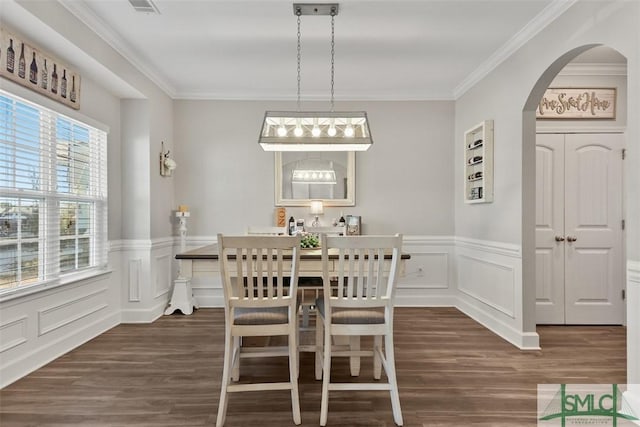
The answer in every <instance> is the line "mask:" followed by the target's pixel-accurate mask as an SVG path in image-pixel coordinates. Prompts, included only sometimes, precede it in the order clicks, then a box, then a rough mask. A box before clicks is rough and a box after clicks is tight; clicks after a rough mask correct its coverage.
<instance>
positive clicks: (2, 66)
mask: <svg viewBox="0 0 640 427" xmlns="http://www.w3.org/2000/svg"><path fill="white" fill-rule="evenodd" d="M0 76H2V77H4V78H6V79H9V80H11V81H13V82H16V83H18V84H19V85H21V86H24V87H26V88H29V89H31V90H34V91H36V92H38V93H40V94H42V95H45V96H47V97H49V98H52V99H54V100H56V101H58V102H61V103H63V104H65V105H67V106H69V107H71V108H74V109H76V110H78V109H80V75H79V74H78V73H77V72H76V71H75V70H72V69H71V68H69V66H67V65H66V64H64V63H62V62H61V61H60V60H58V59H56V58H54V57H53V56H51V55H49V54H47V53H44V52H42V51H41V50H40V49H38V48H36V47H34V46H32V45H31V44H29V43H28V42H26V41H25V40H24V39H22V38H21V37H19V36H18V35H16V34H14V33H12V32H10V31H9V30H7V29H6V28H0Z"/></svg>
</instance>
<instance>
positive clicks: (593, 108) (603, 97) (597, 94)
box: [536, 88, 616, 120]
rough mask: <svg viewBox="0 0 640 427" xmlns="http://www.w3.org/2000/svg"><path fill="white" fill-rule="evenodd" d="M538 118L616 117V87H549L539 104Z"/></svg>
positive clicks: (578, 118)
mask: <svg viewBox="0 0 640 427" xmlns="http://www.w3.org/2000/svg"><path fill="white" fill-rule="evenodd" d="M536 118H538V119H568V120H581V119H591V120H594V119H610V120H613V119H615V118H616V88H549V89H547V91H546V92H545V93H544V96H543V97H542V99H541V100H540V104H538V109H537V110H536Z"/></svg>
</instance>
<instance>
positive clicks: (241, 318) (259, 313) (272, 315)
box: [233, 307, 289, 325]
mask: <svg viewBox="0 0 640 427" xmlns="http://www.w3.org/2000/svg"><path fill="white" fill-rule="evenodd" d="M234 314H235V316H234V318H233V324H234V325H280V324H283V323H288V321H289V313H288V310H287V307H266V308H253V307H251V308H246V307H236V309H235V312H234Z"/></svg>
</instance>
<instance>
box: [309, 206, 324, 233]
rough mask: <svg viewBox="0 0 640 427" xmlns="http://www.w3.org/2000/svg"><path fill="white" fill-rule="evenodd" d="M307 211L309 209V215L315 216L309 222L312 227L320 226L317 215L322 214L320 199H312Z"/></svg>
mask: <svg viewBox="0 0 640 427" xmlns="http://www.w3.org/2000/svg"><path fill="white" fill-rule="evenodd" d="M309 211H311V215H314V216H315V218H314V220H313V222H312V223H311V226H312V227H320V218H318V216H319V215H322V214H324V209H323V206H322V200H312V201H311V204H310V205H309Z"/></svg>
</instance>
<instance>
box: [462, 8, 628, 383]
mask: <svg viewBox="0 0 640 427" xmlns="http://www.w3.org/2000/svg"><path fill="white" fill-rule="evenodd" d="M597 44H604V45H606V46H609V47H612V48H614V49H616V50H617V51H619V52H620V53H621V54H623V55H624V56H625V57H626V58H627V61H628V63H627V66H628V80H627V83H628V94H629V99H628V103H627V107H628V110H627V114H628V117H629V120H628V122H627V127H626V128H627V129H626V134H627V141H628V156H627V163H626V165H625V169H626V173H627V176H626V181H627V183H629V185H628V186H627V188H626V192H627V193H626V198H627V220H628V229H627V257H628V260H629V263H630V265H637V264H636V263H637V260H638V259H640V232H639V230H640V228H639V226H640V194H639V191H638V186H637V185H634V184H633V183H637V182H640V172H639V171H640V143H639V137H640V132H639V123H638V121H637V120H635V119H636V118H637V117H639V116H640V108H639V102H640V100H639V98H638V94H640V82H639V78H640V63H639V61H640V3H638V2H626V1H607V2H590V1H580V2H577V3H575V4H574V5H573V6H572V7H571V8H570V9H568V10H567V12H565V13H564V14H563V15H562V16H561V17H559V18H558V19H557V20H555V21H554V22H553V23H551V24H550V25H549V26H548V27H546V28H545V29H544V30H543V31H541V32H540V33H539V34H538V35H536V36H535V37H534V38H532V39H531V40H530V41H529V42H528V43H526V44H525V45H524V46H523V47H522V48H521V49H519V50H518V51H517V52H516V53H515V54H514V55H512V56H511V57H509V58H508V59H507V60H505V61H504V62H503V63H502V64H501V65H499V66H498V67H497V68H496V69H495V70H493V71H492V72H491V73H490V74H489V75H488V76H486V77H485V78H484V79H483V80H482V81H480V82H479V83H478V84H476V85H475V86H474V87H473V88H472V89H470V90H469V91H468V92H466V93H465V94H464V95H463V96H462V97H460V99H458V101H457V102H456V130H455V132H456V139H458V140H460V139H461V137H462V133H463V132H464V130H465V129H468V128H469V127H471V126H473V125H474V124H475V123H477V122H479V121H481V120H485V119H493V120H494V125H495V161H494V165H495V174H494V182H495V190H494V195H495V202H494V203H492V204H487V205H472V206H468V205H464V203H462V198H461V197H458V198H456V201H455V203H456V205H455V215H456V220H455V227H456V228H455V230H456V236H457V237H459V238H460V237H462V238H473V239H477V240H478V241H480V242H502V243H512V244H514V245H516V246H517V247H520V248H521V253H522V254H523V255H522V261H521V264H522V266H521V267H522V272H523V275H522V280H516V281H514V282H513V286H514V289H513V293H514V294H515V295H522V299H521V300H518V301H516V303H517V304H519V305H521V306H520V307H516V311H515V313H521V315H520V316H518V315H516V317H515V318H514V319H513V322H509V323H508V324H507V323H504V322H499V321H498V322H496V324H497V325H499V326H505V325H516V326H517V327H518V330H519V331H521V333H522V334H523V336H526V335H527V334H532V333H535V311H534V310H533V307H534V302H535V292H534V290H535V277H534V268H533V266H534V265H535V259H534V256H533V247H534V244H535V243H534V239H533V229H534V226H535V224H534V220H533V213H532V207H533V200H534V196H535V185H534V179H535V168H534V167H533V162H534V161H535V160H534V159H535V155H534V154H535V122H534V115H533V113H532V112H533V110H534V108H535V106H536V104H537V102H538V100H539V98H540V96H541V95H542V93H543V91H544V89H545V88H546V87H547V86H548V85H549V83H551V81H552V80H553V78H554V77H555V73H557V72H558V71H559V70H560V69H561V68H562V67H563V66H564V65H565V64H566V63H567V62H568V61H570V60H571V59H572V57H573V56H575V54H577V53H579V52H578V51H576V52H574V53H572V54H570V55H567V56H566V57H563V55H565V54H566V53H567V52H570V51H572V50H574V49H576V48H580V47H582V46H587V45H597ZM561 57H562V58H561ZM559 58H561V59H560V60H558V59H559ZM556 60H558V61H556ZM548 67H550V69H549V70H548V71H547V68H548ZM539 79H540V80H541V81H540V82H539V84H537V83H538V81H539ZM534 87H535V90H536V91H535V95H534V96H532V97H530V93H531V92H532V90H534ZM523 109H524V110H526V111H531V113H528V114H523ZM455 156H456V158H462V144H461V143H459V144H457V145H456V154H455ZM462 176H463V174H462V164H459V165H458V166H457V173H456V193H457V194H461V192H462V185H463V181H462ZM487 245H489V243H483V246H487ZM457 262H458V272H460V271H464V269H466V268H469V266H468V265H467V264H468V263H467V262H466V260H465V259H462V258H460V257H458V259H457ZM631 276H632V275H631ZM634 277H637V276H634ZM458 280H459V283H458V286H459V287H460V288H465V287H467V286H468V285H467V283H464V282H463V281H462V280H467V279H465V278H464V277H463V276H459V277H458ZM469 280H470V279H469ZM479 286H482V287H483V288H489V287H491V286H492V284H491V283H490V282H489V280H484V281H483V283H482V284H481V285H479ZM628 286H632V284H631V283H628ZM636 288H637V287H636ZM461 298H462V301H463V302H468V303H470V304H474V306H476V307H479V309H481V310H482V314H483V315H484V316H486V317H491V318H493V319H494V320H495V319H497V318H498V317H499V313H498V312H497V311H496V309H495V308H494V307H492V306H491V305H496V303H497V302H499V301H500V296H499V295H497V294H493V295H490V298H489V301H488V302H489V304H487V303H486V302H482V301H481V300H479V299H478V298H474V297H472V296H469V295H461ZM627 304H628V312H629V313H632V312H637V311H638V309H639V307H640V299H639V298H638V297H637V296H633V297H630V298H629V300H628V303H627ZM628 333H629V334H630V336H632V337H634V340H633V341H632V340H630V341H629V342H630V343H631V342H635V344H630V345H629V350H628V355H627V357H628V361H629V378H628V380H629V382H630V383H631V382H635V383H638V382H640V377H638V372H637V365H636V364H637V360H638V359H640V349H638V340H637V338H636V337H637V336H638V334H639V333H640V329H639V325H638V322H637V318H636V319H635V320H634V319H633V318H631V317H630V318H629V323H628ZM632 367H633V369H632Z"/></svg>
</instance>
